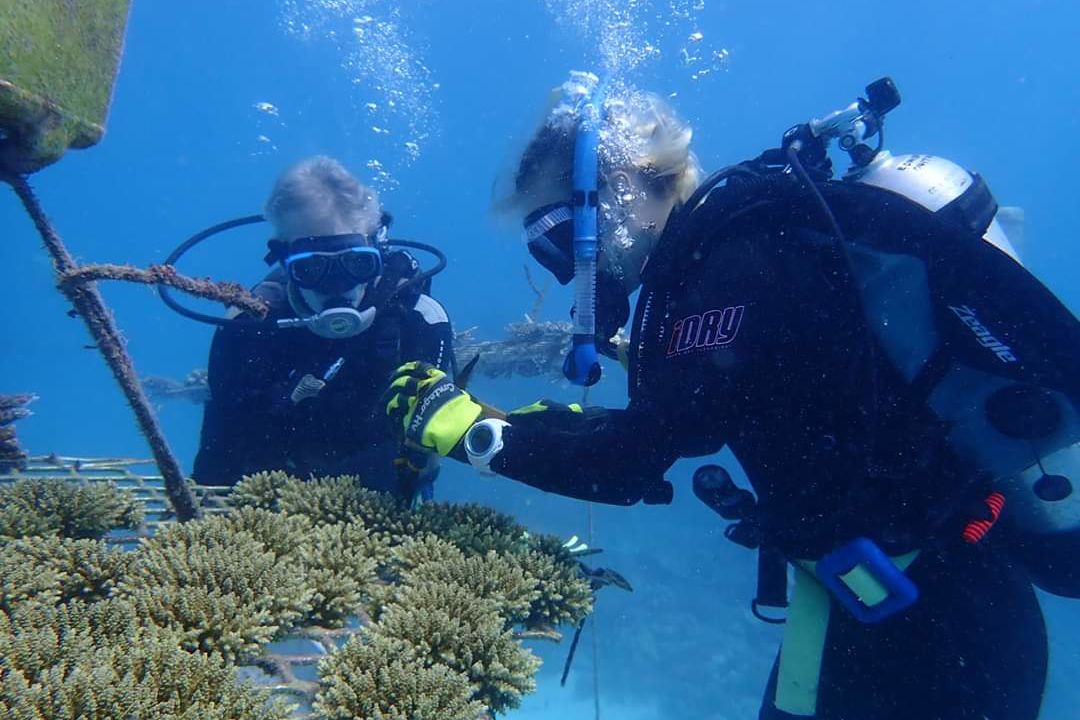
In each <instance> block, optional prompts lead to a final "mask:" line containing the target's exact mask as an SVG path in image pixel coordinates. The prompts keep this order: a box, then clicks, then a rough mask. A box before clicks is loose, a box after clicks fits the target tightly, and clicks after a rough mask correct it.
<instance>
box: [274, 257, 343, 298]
mask: <svg viewBox="0 0 1080 720" xmlns="http://www.w3.org/2000/svg"><path fill="white" fill-rule="evenodd" d="M331 258H332V256H331V255H327V254H323V253H301V254H300V255H294V256H293V257H290V258H287V259H286V260H285V267H286V268H288V270H289V277H290V278H291V279H292V280H293V281H294V282H296V284H297V285H299V286H300V287H303V288H308V289H311V288H314V287H317V286H318V285H319V283H320V282H322V280H323V278H324V277H326V273H327V272H329V270H330V265H331V264H332V262H333V261H332V260H331Z"/></svg>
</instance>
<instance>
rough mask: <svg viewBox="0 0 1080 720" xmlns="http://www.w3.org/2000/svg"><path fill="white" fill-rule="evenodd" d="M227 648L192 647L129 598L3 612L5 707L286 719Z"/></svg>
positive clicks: (0, 702)
mask: <svg viewBox="0 0 1080 720" xmlns="http://www.w3.org/2000/svg"><path fill="white" fill-rule="evenodd" d="M234 673H235V669H234V668H233V667H232V666H231V665H229V664H228V663H227V662H225V661H224V660H223V659H222V658H221V657H220V656H214V655H203V654H199V653H190V652H187V651H185V650H182V649H181V648H180V647H179V646H178V645H177V643H176V638H174V637H172V636H171V635H169V634H168V633H165V632H162V631H160V630H159V629H157V628H146V627H143V626H141V625H140V623H139V619H138V617H137V614H136V612H135V610H134V608H133V607H132V606H131V605H129V604H127V603H125V602H123V601H119V600H108V601H103V602H98V603H93V604H91V605H86V604H85V603H81V602H79V601H74V602H72V603H70V604H68V605H60V606H57V607H46V606H41V605H39V606H36V607H33V608H24V609H22V610H21V611H19V612H17V613H15V614H14V615H12V614H8V613H6V612H0V714H2V715H3V717H5V718H12V719H13V720H63V719H66V718H70V719H71V720H76V719H77V720H114V719H115V718H145V719H146V720H158V719H160V720H166V719H168V720H174V719H177V718H200V719H202V718H209V719H213V720H226V719H235V720H284V718H286V717H288V709H287V708H285V707H283V706H282V705H280V704H272V705H268V704H267V702H266V693H265V692H263V691H257V690H254V689H252V688H250V687H247V686H241V685H238V684H237V683H235V682H234V681H233V677H234Z"/></svg>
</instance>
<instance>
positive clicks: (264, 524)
mask: <svg viewBox="0 0 1080 720" xmlns="http://www.w3.org/2000/svg"><path fill="white" fill-rule="evenodd" d="M221 522H224V523H225V525H226V527H228V528H229V529H231V530H233V531H235V532H238V533H247V534H248V535H251V536H252V537H253V538H255V539H256V540H258V541H259V542H260V543H262V544H263V546H264V547H265V548H266V549H267V550H269V551H270V552H272V553H274V555H276V556H277V557H279V558H282V559H284V560H290V559H298V558H299V553H300V549H301V546H302V545H303V543H304V542H306V541H307V538H308V537H310V535H311V532H312V526H311V521H310V520H308V519H307V518H306V517H304V516H302V515H283V514H281V513H275V512H271V511H269V510H262V509H260V508H255V507H243V508H239V509H237V510H233V511H232V512H231V513H229V514H228V515H226V516H225V519H224V520H223V521H221Z"/></svg>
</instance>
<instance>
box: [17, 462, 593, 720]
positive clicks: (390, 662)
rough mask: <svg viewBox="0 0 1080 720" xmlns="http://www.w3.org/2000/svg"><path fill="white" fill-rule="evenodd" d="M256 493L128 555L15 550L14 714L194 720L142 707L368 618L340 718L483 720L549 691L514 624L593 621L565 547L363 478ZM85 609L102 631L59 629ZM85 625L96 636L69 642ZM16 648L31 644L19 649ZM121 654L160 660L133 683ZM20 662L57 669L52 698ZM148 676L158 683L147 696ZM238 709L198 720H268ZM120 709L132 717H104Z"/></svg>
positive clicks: (343, 662)
mask: <svg viewBox="0 0 1080 720" xmlns="http://www.w3.org/2000/svg"><path fill="white" fill-rule="evenodd" d="M248 480H251V478H249V479H248ZM245 482H247V481H245ZM248 489H249V492H248V493H247V494H246V497H247V499H246V500H242V501H241V502H240V503H238V505H239V506H240V507H239V508H238V509H234V510H233V512H232V513H231V514H230V515H228V516H221V517H214V518H210V519H206V520H200V521H195V522H191V523H187V524H185V525H182V526H176V525H169V526H165V527H163V529H162V530H161V531H160V532H159V534H158V535H157V536H156V537H155V538H152V539H149V540H145V541H143V543H142V544H141V545H140V547H139V548H138V549H137V550H135V551H134V552H132V553H128V554H120V553H112V552H110V551H108V550H107V549H106V546H105V545H104V544H103V543H101V542H97V541H89V540H78V541H76V540H68V539H62V538H59V537H40V538H34V539H32V540H29V539H28V540H12V541H9V542H7V543H6V544H5V545H4V546H0V611H2V612H0V616H2V617H0V703H18V705H17V707H18V708H20V709H19V710H17V711H15V712H24V713H27V714H24V715H18V714H16V715H15V716H16V717H28V718H35V720H36V718H38V717H49V716H51V715H50V713H54V714H56V716H57V717H74V715H69V714H64V713H65V712H68V711H69V710H71V708H76V710H71V712H81V713H83V714H84V716H85V717H87V718H90V719H91V720H93V719H94V718H97V717H125V718H126V717H149V718H157V717H162V718H164V717H177V716H180V715H181V714H182V713H184V712H185V711H184V710H183V709H182V708H180V707H179V706H176V709H175V712H174V707H173V706H169V705H166V704H162V703H163V702H164V700H163V699H162V698H163V697H164V696H162V695H153V696H152V697H151V696H145V695H140V694H139V693H142V692H143V690H144V689H143V687H142V686H149V687H161V686H162V685H163V684H164V683H165V679H162V678H161V677H158V676H153V677H151V676H150V675H149V674H152V673H166V674H167V673H179V674H181V675H184V677H188V676H190V677H194V678H198V677H203V678H204V679H205V682H206V683H208V684H207V685H206V686H205V687H203V686H198V687H196V686H194V685H185V686H183V687H182V688H181V687H180V685H179V683H180V682H181V681H180V680H178V679H175V678H174V679H173V682H174V686H175V688H176V689H175V697H173V696H170V697H172V701H173V702H182V701H186V700H188V699H189V698H194V697H196V696H198V694H199V693H200V692H203V693H219V694H220V693H225V692H231V690H229V689H226V690H223V689H222V687H221V686H222V685H223V684H230V683H231V682H232V680H231V678H232V672H231V670H229V671H228V672H226V671H225V669H228V668H231V665H230V663H232V662H234V661H236V660H240V659H243V660H245V661H247V660H248V659H252V658H253V657H254V656H255V654H256V652H257V651H258V650H259V647H260V646H261V645H262V644H263V643H265V642H267V641H268V640H270V639H272V638H273V637H275V636H276V635H277V634H279V633H280V631H281V630H283V629H288V628H291V627H294V626H297V625H300V624H301V623H303V624H307V623H309V622H312V621H314V622H317V623H320V624H322V625H323V626H333V625H340V624H342V622H343V620H344V619H345V618H346V617H347V616H349V615H352V614H360V615H361V617H363V604H364V603H368V604H370V605H371V606H372V607H373V610H372V612H371V613H370V614H371V616H372V617H376V618H377V620H376V622H374V623H371V624H369V625H368V627H367V628H366V629H365V630H363V631H362V637H361V638H357V639H354V640H353V641H350V643H349V644H348V645H346V647H347V648H349V651H348V652H345V651H341V652H339V653H337V654H335V655H334V657H333V659H332V660H327V661H325V662H324V663H323V668H322V670H323V678H322V683H321V691H320V693H319V698H318V700H319V707H320V709H321V710H323V712H325V713H326V715H327V716H328V717H333V718H346V717H350V718H351V717H367V718H387V719H393V720H397V719H398V718H406V717H408V718H425V717H434V718H440V720H441V719H442V718H450V719H453V718H458V717H461V718H468V720H475V719H476V718H477V717H478V716H479V715H480V714H481V712H482V709H483V708H484V707H489V708H490V709H492V710H494V711H497V712H502V711H504V710H506V709H509V708H513V707H515V706H517V705H518V703H519V702H520V699H521V697H522V695H523V694H525V693H527V692H530V691H532V690H533V688H534V675H535V672H536V669H537V666H538V664H539V661H538V660H537V659H536V658H535V657H534V656H533V655H532V654H531V653H529V652H527V651H526V650H524V649H523V648H522V647H521V645H520V643H519V642H518V640H516V639H515V637H514V635H513V634H512V633H511V631H510V628H511V627H512V626H513V625H515V624H521V623H525V624H526V625H529V626H532V625H538V624H544V623H557V622H569V621H573V620H574V619H576V618H579V617H581V616H583V614H584V612H587V610H588V607H589V601H590V588H589V583H588V579H587V578H586V577H585V576H584V575H583V574H582V573H581V572H580V570H579V568H578V564H577V561H576V560H575V559H574V558H573V557H572V556H571V555H570V553H569V552H567V551H566V550H565V548H562V547H561V543H560V542H559V541H558V539H557V538H548V537H546V536H529V535H527V534H526V533H525V532H524V528H522V527H521V526H520V525H518V524H517V523H515V522H514V521H513V520H512V519H511V518H509V517H508V516H505V515H502V514H499V513H496V512H494V511H492V510H489V509H487V508H483V507H481V506H476V505H470V506H452V505H445V504H435V505H430V506H426V507H424V508H423V509H421V510H420V511H416V512H414V511H410V510H408V509H406V508H405V507H403V506H402V505H400V504H398V503H397V502H396V501H395V500H394V499H393V498H392V497H390V496H387V495H383V494H380V493H375V492H372V491H369V490H365V489H363V488H361V487H360V486H359V484H358V483H357V481H356V479H355V478H349V477H342V478H327V479H323V480H316V481H309V482H304V481H301V480H298V479H296V478H290V477H288V476H287V475H284V474H272V473H267V474H262V477H260V478H257V479H255V480H254V481H253V482H251V483H250V484H249V485H248ZM275 505H276V506H277V507H278V508H279V509H280V512H271V511H270V509H269V507H273V506H275ZM267 506H269V507H267ZM334 518H347V519H348V520H349V522H340V521H338V522H329V520H331V519H334ZM46 528H47V526H46ZM114 586H115V587H114ZM544 595H546V597H545V596H544ZM100 598H107V599H104V600H100ZM84 599H85V600H94V599H98V601H97V602H93V603H92V604H90V605H87V604H86V603H85V602H84V601H83V600H84ZM84 607H85V608H86V609H85V610H79V612H82V613H83V615H82V616H80V617H82V618H84V617H85V616H86V615H87V613H91V612H93V613H96V615H95V619H91V620H85V619H79V620H78V622H76V621H75V620H70V619H61V620H56V618H58V617H60V615H57V613H69V614H70V613H71V612H74V611H75V610H76V609H78V608H84ZM35 617H37V618H41V617H44V618H46V619H47V620H46V621H42V622H36V621H35V620H34V618H35ZM64 617H68V616H64ZM72 617H74V616H72ZM35 622H36V624H35ZM4 623H7V624H6V626H5V625H4ZM79 623H81V624H79ZM5 627H6V628H7V629H5ZM72 627H78V628H82V630H79V631H75V630H64V628H72ZM56 628H60V629H61V634H59V635H57V630H56ZM83 630H85V632H86V633H89V636H87V635H85V633H84V634H80V633H82V632H83ZM328 632H340V631H328ZM5 633H6V635H5ZM15 634H19V635H20V637H21V638H22V640H20V641H19V642H18V643H14V644H13V643H12V642H10V639H11V637H12V636H14V635H15ZM4 637H7V640H4V639H3V638H4ZM4 643H6V644H4ZM28 648H30V649H28ZM69 648H70V650H69ZM80 648H81V649H80ZM118 648H124V651H125V652H126V653H127V654H128V655H131V656H133V657H134V656H139V657H142V656H143V655H146V657H147V658H148V659H146V660H145V661H142V662H143V665H140V666H138V667H135V668H133V666H132V665H131V663H132V662H134V660H133V659H132V658H126V657H125V658H118V657H117V653H119V652H120V651H119V650H118ZM391 649H392V651H391ZM35 653H36V655H35ZM8 655H10V658H11V659H7V658H8ZM88 658H89V659H88ZM118 663H128V664H127V665H118ZM207 663H209V664H207ZM16 664H17V667H18V668H28V667H40V668H47V670H44V671H43V672H46V673H47V674H48V676H49V677H48V678H47V682H46V681H44V680H41V679H39V678H35V677H32V675H33V673H29V674H27V673H24V672H23V670H21V669H20V670H19V671H18V672H15V671H13V670H11V668H13V667H16ZM117 668H119V669H117ZM140 668H142V669H140ZM119 672H123V673H125V674H124V675H123V677H122V678H120V679H118V678H117V676H116V674H115V673H119ZM72 673H77V674H78V676H79V677H78V678H73V677H71V674H72ZM140 673H143V674H141V675H140ZM148 673H149V674H148ZM285 677H286V678H287V679H288V678H291V677H292V676H291V675H290V674H289V673H288V672H285ZM130 678H141V684H140V685H139V686H138V687H137V688H136V689H132V687H131V682H129V679H130ZM220 678H225V679H220ZM132 682H134V681H132ZM192 682H193V683H195V682H196V681H195V680H193V681H192ZM215 683H216V684H215ZM110 686H115V687H117V688H120V689H119V690H117V691H116V692H117V693H123V694H124V697H120V696H119V695H117V694H116V693H113V692H112V690H110V689H109V687H110ZM35 688H36V689H35ZM200 688H201V689H200ZM230 688H231V685H230ZM147 692H149V691H147ZM154 692H155V693H156V692H158V691H157V690H154ZM238 692H239V691H238ZM34 693H39V694H38V695H35V694H34ZM40 693H48V694H49V697H53V698H66V699H64V700H63V701H62V702H63V703H66V704H65V705H64V706H63V707H64V708H67V709H66V710H64V709H58V707H54V706H45V705H41V704H40V703H42V702H45V701H44V700H43V699H42V698H43V697H44V696H43V695H40ZM110 693H112V694H110ZM140 698H141V699H140ZM58 702H60V701H58ZM228 702H231V701H226V700H222V701H221V704H220V705H213V704H212V703H210V704H207V705H200V706H198V710H192V711H191V712H190V713H189V714H187V715H186V717H211V718H213V717H258V716H257V715H245V714H244V713H245V712H247V711H246V710H242V709H241V710H235V711H234V710H230V709H228V708H229V707H234V708H235V707H240V706H228ZM237 702H239V701H237ZM35 703H37V704H35ZM110 703H112V704H113V706H114V707H115V708H119V712H122V713H126V714H118V715H107V714H103V713H105V708H106V707H107V706H108V705H109V704H110ZM9 707H16V705H14V704H12V705H8V706H4V705H0V710H7V709H8V708H9ZM185 707H186V706H185ZM260 712H261V710H260ZM267 712H269V711H267ZM35 713H36V714H35ZM168 713H174V714H173V715H169V714H168ZM230 713H231V714H230Z"/></svg>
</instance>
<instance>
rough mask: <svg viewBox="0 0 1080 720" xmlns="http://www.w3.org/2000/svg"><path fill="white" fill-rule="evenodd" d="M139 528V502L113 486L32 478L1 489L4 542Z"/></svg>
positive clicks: (0, 530)
mask: <svg viewBox="0 0 1080 720" xmlns="http://www.w3.org/2000/svg"><path fill="white" fill-rule="evenodd" d="M141 523H142V507H141V506H140V505H139V503H138V501H136V500H135V498H134V497H133V496H132V495H131V494H130V493H128V492H127V491H125V490H121V489H119V488H118V487H116V485H115V484H113V483H93V484H89V485H80V484H76V483H73V482H69V481H67V480H64V479H61V478H33V479H27V480H19V481H18V482H15V483H13V484H11V485H5V486H0V538H3V537H7V538H17V537H26V536H28V535H44V534H48V533H51V532H58V533H59V534H60V535H63V536H64V537H70V538H100V537H102V536H103V535H105V533H106V532H108V531H109V530H111V529H113V528H117V527H125V528H137V527H139V525H140V524H141Z"/></svg>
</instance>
